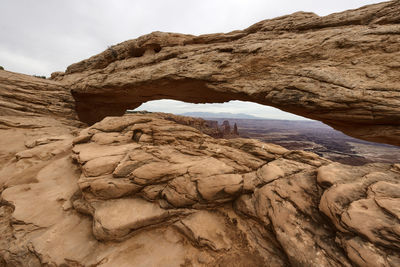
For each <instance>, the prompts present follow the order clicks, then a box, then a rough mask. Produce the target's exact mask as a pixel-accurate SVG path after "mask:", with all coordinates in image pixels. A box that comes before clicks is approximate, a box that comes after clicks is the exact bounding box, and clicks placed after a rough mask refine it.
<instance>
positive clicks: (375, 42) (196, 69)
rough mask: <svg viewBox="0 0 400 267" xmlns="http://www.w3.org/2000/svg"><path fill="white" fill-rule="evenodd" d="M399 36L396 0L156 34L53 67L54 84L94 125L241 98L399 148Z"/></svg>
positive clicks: (399, 15) (399, 10)
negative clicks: (217, 30)
mask: <svg viewBox="0 0 400 267" xmlns="http://www.w3.org/2000/svg"><path fill="white" fill-rule="evenodd" d="M399 43H400V1H390V2H384V3H380V4H376V5H370V6H366V7H363V8H360V9H356V10H350V11H345V12H342V13H336V14H332V15H329V16H325V17H319V16H317V15H315V14H313V13H305V12H298V13H295V14H292V15H288V16H283V17H279V18H275V19H272V20H265V21H261V22H259V23H257V24H254V25H253V26H251V27H249V28H247V29H245V30H243V31H234V32H230V33H227V34H209V35H201V36H192V35H184V34H175V33H161V32H154V33H151V34H149V35H145V36H142V37H139V38H137V39H134V40H129V41H126V42H123V43H120V44H117V45H114V46H112V47H110V48H108V49H107V50H105V51H104V52H102V53H100V54H98V55H95V56H93V57H91V58H89V59H86V60H83V61H81V62H78V63H75V64H73V65H71V66H69V67H68V68H67V70H66V72H65V73H61V72H57V73H53V74H52V80H53V81H51V83H53V84H59V85H60V86H61V87H62V88H68V89H70V90H71V92H72V95H73V97H74V99H75V105H76V106H75V110H76V112H77V115H78V117H79V119H80V120H81V121H83V122H86V123H89V124H92V123H94V122H97V121H99V120H101V119H102V118H104V117H105V116H109V115H122V114H123V113H124V112H125V111H126V109H134V108H136V107H138V106H139V105H141V104H142V103H144V102H146V101H149V100H156V99H176V100H181V101H186V102H192V103H215V102H225V101H229V100H244V101H252V102H256V103H259V104H264V105H269V106H273V107H277V108H279V109H281V110H284V111H287V112H291V113H294V114H297V115H301V116H304V117H308V118H311V119H315V120H319V121H322V122H324V123H326V124H328V125H330V126H332V127H334V128H336V129H338V130H341V131H343V132H344V133H346V134H348V135H351V136H354V137H357V138H360V139H365V140H369V141H377V142H382V143H388V144H394V145H400V112H399V111H400V45H399ZM49 82H50V81H49Z"/></svg>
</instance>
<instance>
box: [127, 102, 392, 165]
mask: <svg viewBox="0 0 400 267" xmlns="http://www.w3.org/2000/svg"><path fill="white" fill-rule="evenodd" d="M147 112H163V113H172V114H175V115H181V116H190V117H198V118H201V119H204V120H206V121H207V125H208V126H209V127H212V128H214V130H215V128H217V129H218V131H219V132H218V133H219V134H218V135H216V134H215V131H210V133H212V134H210V135H212V136H213V137H217V138H237V137H241V138H253V139H258V140H260V141H263V142H267V143H274V144H278V145H281V146H283V147H285V148H288V149H292V150H305V151H310V152H314V153H316V154H318V155H320V156H322V157H324V158H327V159H330V160H332V161H336V162H340V163H344V164H348V165H363V164H366V163H373V162H383V163H396V162H399V161H400V148H399V147H396V146H391V145H386V144H381V143H374V142H368V141H364V140H361V139H357V138H353V137H350V136H348V135H345V134H343V133H342V132H340V131H337V130H335V129H333V128H332V127H330V126H328V125H326V124H324V123H322V122H319V121H315V120H311V119H308V118H305V117H301V116H297V115H294V114H291V113H288V112H284V111H281V110H279V109H276V108H273V107H269V106H263V105H260V104H257V103H253V102H247V101H237V100H235V101H229V102H226V103H219V104H192V103H187V102H182V101H176V100H169V99H164V100H155V101H148V102H146V103H143V104H142V105H140V106H139V107H137V108H136V109H134V110H128V111H127V113H147ZM227 123H228V128H229V129H230V130H229V132H228V133H227V132H226V125H227ZM234 125H237V128H238V131H237V132H236V133H237V134H234V133H233V128H234ZM224 132H225V133H224Z"/></svg>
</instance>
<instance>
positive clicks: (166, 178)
mask: <svg viewBox="0 0 400 267" xmlns="http://www.w3.org/2000/svg"><path fill="white" fill-rule="evenodd" d="M165 117H168V116H167V115H162V114H135V115H125V116H123V117H108V118H106V119H104V120H102V121H101V122H98V123H96V124H94V125H93V126H91V127H89V128H86V129H83V130H80V131H78V129H76V128H74V127H70V126H65V125H64V126H63V124H62V123H60V122H59V121H57V120H51V119H50V118H48V120H43V118H38V119H36V120H32V119H31V118H30V119H27V120H24V119H20V121H19V123H20V124H19V125H25V126H26V127H28V125H33V124H34V125H36V126H41V127H36V128H30V129H28V128H22V127H18V128H17V127H11V126H9V128H8V129H6V130H5V129H3V130H1V129H0V136H1V137H6V135H7V134H13V135H14V136H20V138H17V139H15V140H16V141H15V142H14V143H11V144H10V145H9V146H1V152H2V155H3V157H2V158H1V159H2V165H1V166H2V168H1V170H0V188H1V202H0V233H1V238H0V266H43V265H49V266H92V265H96V266H166V265H167V266H398V265H399V263H400V258H399V255H400V244H399V240H400V232H399V225H400V224H399V210H398V207H399V206H400V205H399V204H400V196H399V186H400V166H398V165H396V164H395V165H388V164H370V165H365V166H363V167H348V166H345V165H341V164H338V163H332V162H330V161H328V160H326V159H323V158H321V157H318V156H317V155H315V154H313V153H309V152H304V151H289V150H286V149H285V148H282V147H280V146H277V145H272V144H265V143H262V142H260V141H256V140H251V139H241V138H237V139H228V140H224V139H214V138H211V137H210V136H208V135H205V134H203V133H201V132H200V131H199V130H197V129H196V128H193V127H190V126H187V125H184V124H185V121H187V119H184V118H183V119H182V120H179V119H176V121H181V123H183V124H178V123H176V122H175V121H171V120H167V119H165ZM52 123H53V124H54V125H53V126H52V125H51V124H52ZM56 126H57V127H56ZM78 132H79V133H78ZM43 135H46V136H47V138H45V139H44V138H43ZM0 140H4V138H0Z"/></svg>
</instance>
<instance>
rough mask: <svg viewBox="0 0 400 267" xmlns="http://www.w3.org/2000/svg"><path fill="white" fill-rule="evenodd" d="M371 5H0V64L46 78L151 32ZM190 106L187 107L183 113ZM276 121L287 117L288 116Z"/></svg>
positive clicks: (357, 0)
mask: <svg viewBox="0 0 400 267" xmlns="http://www.w3.org/2000/svg"><path fill="white" fill-rule="evenodd" d="M378 2H382V1H373V0H336V1H321V0H291V1H289V0H275V1H272V0H202V1H200V0H198V1H195V0H144V1H143V0H141V1H138V0H112V1H111V0H64V1H62V0H0V66H3V67H4V68H5V69H6V70H9V71H14V72H20V73H26V74H36V75H45V76H50V74H51V73H52V72H54V71H64V70H65V69H66V67H67V66H68V65H70V64H72V63H75V62H77V61H80V60H82V59H85V58H88V57H90V56H92V55H94V54H97V53H99V52H102V51H103V50H105V49H106V48H107V47H108V46H109V45H113V44H116V43H120V42H122V41H125V40H128V39H133V38H136V37H138V36H140V35H143V34H147V33H150V32H152V31H166V32H179V33H188V34H195V35H198V34H204V33H214V32H229V31H232V30H237V29H244V28H247V27H248V26H250V25H252V24H254V23H256V22H258V21H260V20H264V19H268V18H274V17H277V16H282V15H286V14H290V13H293V12H296V11H309V12H314V13H316V14H318V15H320V16H323V15H328V14H330V13H334V12H339V11H343V10H346V9H353V8H358V7H360V6H363V5H367V4H372V3H378ZM158 103H161V104H159V105H158V106H159V107H160V108H162V107H164V108H165V107H170V106H171V102H165V103H164V104H162V103H163V102H158ZM238 103H239V102H234V104H235V105H233V106H232V104H230V105H227V106H226V107H224V106H221V105H220V104H219V105H217V104H215V105H214V106H210V105H207V106H203V107H202V111H208V110H204V108H207V109H210V110H211V108H212V109H213V110H214V108H216V107H219V106H220V107H224V109H223V110H220V111H221V112H243V104H244V103H241V104H240V107H239V104H238ZM155 107H156V108H157V102H156V104H155ZM235 107H236V108H237V109H240V111H235ZM245 107H247V109H245V111H246V112H245V113H253V114H255V113H262V114H263V112H267V111H270V112H277V111H276V110H275V109H272V108H270V107H267V110H263V111H261V112H260V111H259V110H258V108H260V107H261V106H260V105H256V104H252V103H245ZM145 108H146V106H145ZM150 108H154V104H151V105H150ZM193 108H194V106H190V105H186V106H185V107H184V109H185V110H182V112H186V111H188V110H191V109H193ZM265 108H266V107H264V109H265ZM147 109H148V110H150V109H149V108H147ZM216 111H218V110H216ZM170 112H174V111H170ZM175 112H178V113H179V111H175ZM267 113H268V112H267ZM267 113H266V114H267ZM282 114H283V113H282ZM278 116H279V115H278ZM282 116H283V117H282V118H285V119H287V118H288V117H287V116H289V115H282ZM289 117H290V116H289ZM292 119H298V118H296V117H293V118H292Z"/></svg>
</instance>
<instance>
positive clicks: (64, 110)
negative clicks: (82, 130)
mask: <svg viewBox="0 0 400 267" xmlns="http://www.w3.org/2000/svg"><path fill="white" fill-rule="evenodd" d="M37 115H45V116H49V115H51V116H53V117H58V118H59V119H61V120H64V121H68V123H69V124H77V122H78V117H77V115H76V112H75V100H74V98H73V97H72V95H71V92H70V89H69V87H68V86H65V85H62V84H60V83H58V82H54V81H50V80H46V79H41V78H37V77H33V76H29V75H24V74H19V73H13V72H9V71H4V70H0V116H2V117H4V116H24V117H28V116H37ZM4 118H5V119H6V117H4ZM0 124H7V125H12V124H13V121H12V120H11V121H9V122H8V123H6V122H4V120H2V122H0Z"/></svg>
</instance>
